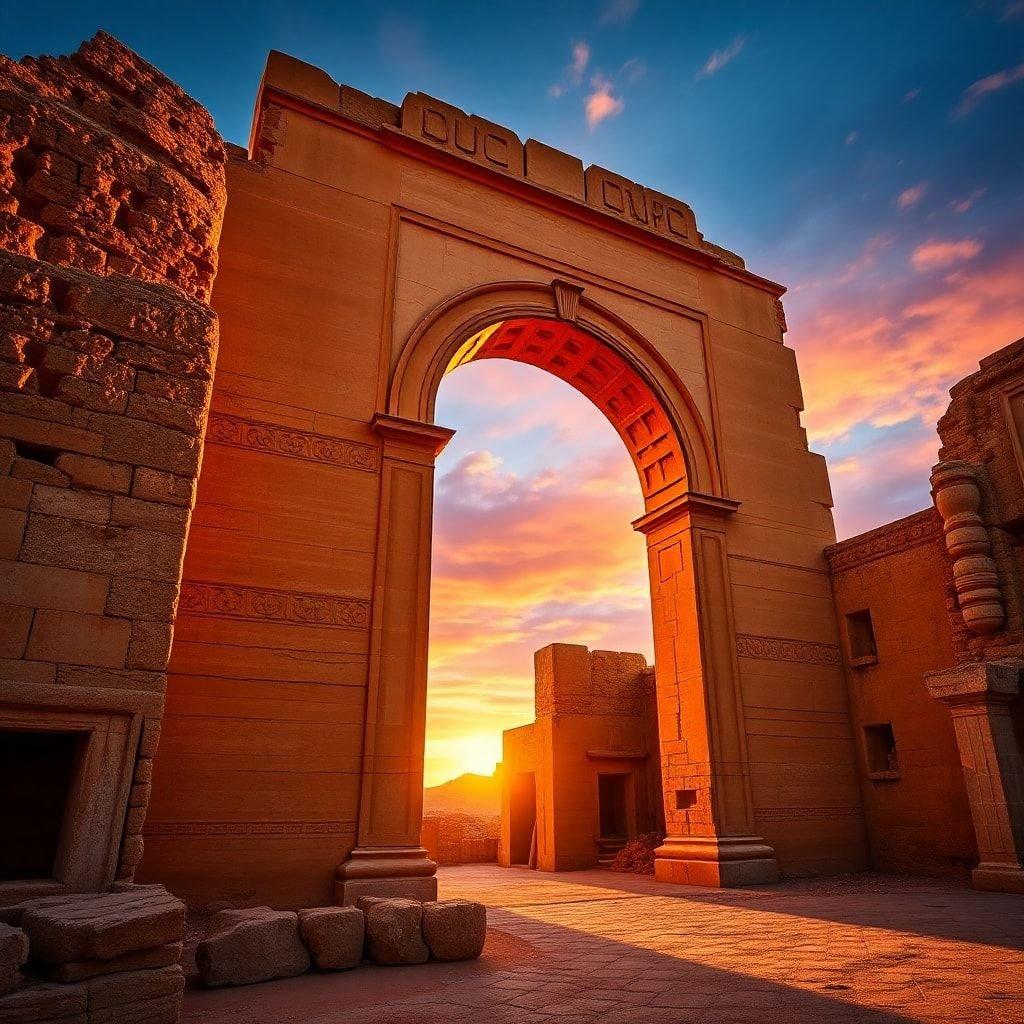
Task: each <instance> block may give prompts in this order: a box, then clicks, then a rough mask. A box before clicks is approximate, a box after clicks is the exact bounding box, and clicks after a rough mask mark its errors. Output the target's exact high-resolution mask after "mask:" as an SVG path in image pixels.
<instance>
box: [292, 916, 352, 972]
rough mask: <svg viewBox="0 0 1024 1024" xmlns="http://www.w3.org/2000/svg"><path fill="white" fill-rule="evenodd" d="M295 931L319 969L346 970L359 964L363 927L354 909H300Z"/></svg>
mask: <svg viewBox="0 0 1024 1024" xmlns="http://www.w3.org/2000/svg"><path fill="white" fill-rule="evenodd" d="M299 931H300V932H301V934H302V941H303V942H304V943H305V944H306V946H307V947H308V949H309V952H310V955H311V956H312V958H313V963H314V964H315V965H316V966H317V967H318V968H320V970H322V971H339V970H347V969H348V968H351V967H358V966H359V964H360V963H362V959H363V942H364V939H365V934H366V925H365V918H364V916H363V912H362V911H361V910H359V909H358V908H357V907H314V908H312V909H310V910H300V911H299Z"/></svg>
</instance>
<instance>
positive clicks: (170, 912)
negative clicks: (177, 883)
mask: <svg viewBox="0 0 1024 1024" xmlns="http://www.w3.org/2000/svg"><path fill="white" fill-rule="evenodd" d="M21 927H22V928H23V929H24V930H25V932H26V933H27V935H28V937H29V943H30V947H31V950H32V959H33V961H40V962H42V963H45V964H62V963H73V962H77V961H82V960H97V959H109V958H111V957H117V956H124V955H126V954H129V953H136V952H138V951H140V950H143V949H151V948H152V947H154V946H164V945H167V944H168V943H177V942H180V941H181V940H182V935H183V932H184V927H185V905H184V903H182V902H181V900H179V899H175V897H174V896H172V895H171V894H170V893H169V892H167V890H166V889H164V888H163V886H160V885H139V886H133V887H132V888H131V889H129V890H128V891H126V892H118V893H113V892H108V893H99V894H95V895H93V894H73V895H65V896H50V897H45V898H43V899H39V900H33V901H31V903H30V905H29V906H28V907H27V908H26V910H25V911H24V913H23V914H22V917H21Z"/></svg>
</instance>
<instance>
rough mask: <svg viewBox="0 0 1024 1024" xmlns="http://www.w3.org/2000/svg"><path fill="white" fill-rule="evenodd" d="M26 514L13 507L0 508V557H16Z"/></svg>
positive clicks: (22, 535)
mask: <svg viewBox="0 0 1024 1024" xmlns="http://www.w3.org/2000/svg"><path fill="white" fill-rule="evenodd" d="M27 520H28V516H27V515H26V514H25V513H24V512H19V511H18V510H17V509H13V508H0V558H17V557H18V552H19V551H21V543H22V540H23V538H24V536H25V523H26V521H27Z"/></svg>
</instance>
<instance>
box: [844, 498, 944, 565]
mask: <svg viewBox="0 0 1024 1024" xmlns="http://www.w3.org/2000/svg"><path fill="white" fill-rule="evenodd" d="M941 536H942V523H941V520H940V519H939V517H938V516H937V515H936V514H935V510H934V509H930V508H928V509H925V510H924V511H923V512H915V513H914V515H912V516H907V517H906V518H905V519H898V520H897V521H896V522H894V523H888V524H887V525H885V526H881V527H879V528H878V529H877V530H871V531H870V532H869V533H863V534H861V535H860V536H859V537H851V538H850V539H849V540H844V541H842V542H840V543H839V544H833V545H832V546H831V547H828V548H826V549H825V557H826V558H827V559H828V564H829V568H830V569H831V570H832V572H834V573H835V572H845V571H846V570H848V569H854V568H856V567H857V566H859V565H867V564H868V563H869V562H874V561H877V560H878V559H879V558H887V557H888V556H889V555H894V554H896V553H898V552H900V551H908V550H909V549H910V548H915V547H917V546H918V545H920V544H928V543H931V542H932V541H936V540H938V539H939V537H941Z"/></svg>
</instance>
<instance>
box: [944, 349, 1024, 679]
mask: <svg viewBox="0 0 1024 1024" xmlns="http://www.w3.org/2000/svg"><path fill="white" fill-rule="evenodd" d="M950 399H951V400H950V404H949V408H948V409H947V411H946V413H945V415H944V416H943V417H942V419H940V420H939V425H938V431H939V438H940V441H941V444H942V447H941V449H940V451H939V459H940V463H939V467H936V470H937V471H938V470H939V468H940V467H941V466H942V465H943V464H965V466H966V468H967V472H969V473H970V475H971V476H972V477H973V479H974V480H975V482H976V484H977V488H978V491H979V497H980V505H979V508H978V516H979V524H980V525H981V526H982V527H983V528H984V532H985V533H987V539H988V548H989V551H988V552H987V553H983V555H987V556H988V557H991V559H992V562H993V563H994V564H993V569H994V571H995V574H996V583H995V587H996V589H997V591H998V596H997V598H996V600H997V602H998V603H1001V604H1002V608H1003V615H1004V618H1003V621H1002V623H1001V626H1000V628H997V629H995V630H993V631H991V632H980V633H979V632H976V631H974V630H972V629H970V628H969V627H968V625H967V624H966V622H965V619H964V617H963V615H962V614H961V611H960V606H961V604H962V602H963V601H964V599H965V597H968V596H969V594H970V584H969V583H968V589H967V590H965V589H964V585H963V582H961V584H960V585H958V586H957V587H955V588H954V589H953V591H952V593H953V594H954V595H955V597H954V598H953V599H952V600H951V602H950V609H949V611H950V621H951V622H952V627H953V644H954V650H955V652H956V660H957V661H958V662H971V661H980V660H982V659H984V658H999V659H1005V658H1012V659H1019V658H1024V557H1022V555H1021V547H1020V541H1021V537H1022V535H1024V448H1022V444H1024V338H1022V339H1021V340H1019V341H1016V342H1014V343H1013V344H1012V345H1007V346H1006V347H1005V348H1002V349H1000V350H999V351H998V352H994V353H993V354H992V355H990V356H987V357H986V358H984V359H983V360H982V361H981V364H980V368H979V369H978V371H977V372H976V373H973V374H971V375H970V376H969V377H965V378H964V379H963V380H962V381H960V382H959V383H958V384H956V385H955V386H954V387H953V388H952V390H951V391H950ZM938 479H939V478H938V476H936V478H935V482H936V484H937V483H938ZM982 544H984V541H982ZM968 557H969V558H970V559H972V560H970V561H967V562H966V563H965V564H964V572H963V574H962V575H961V574H960V573H959V571H958V567H957V566H956V564H955V561H954V566H953V574H954V581H956V578H957V576H958V575H959V576H961V581H963V580H964V579H968V580H969V578H970V577H971V576H972V575H974V574H976V572H977V562H976V561H973V559H976V558H977V554H976V553H975V552H973V551H972V552H970V553H969V555H968ZM951 560H952V559H951Z"/></svg>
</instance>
